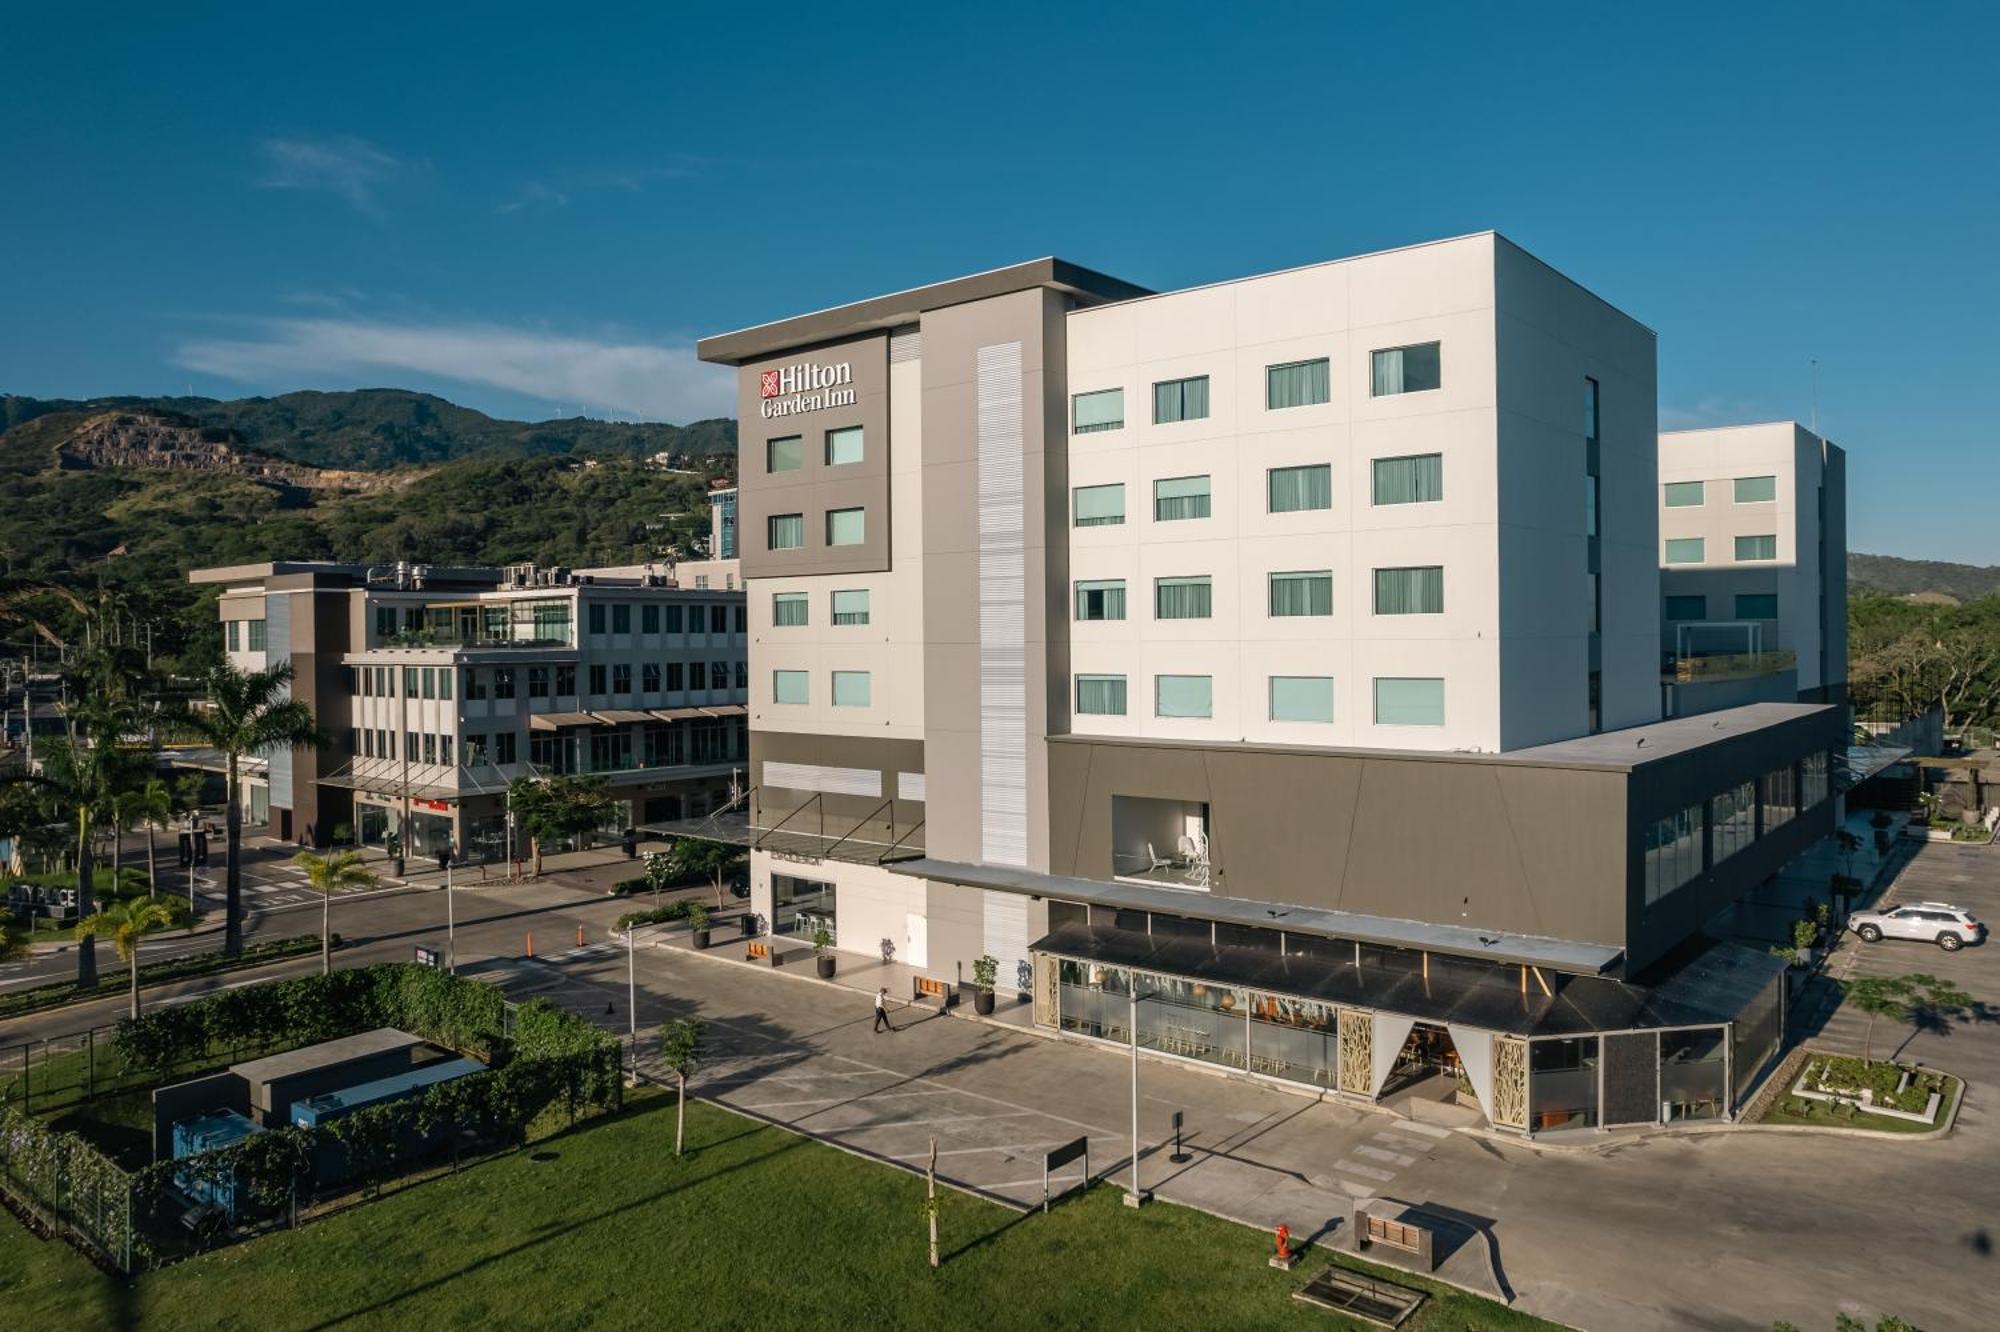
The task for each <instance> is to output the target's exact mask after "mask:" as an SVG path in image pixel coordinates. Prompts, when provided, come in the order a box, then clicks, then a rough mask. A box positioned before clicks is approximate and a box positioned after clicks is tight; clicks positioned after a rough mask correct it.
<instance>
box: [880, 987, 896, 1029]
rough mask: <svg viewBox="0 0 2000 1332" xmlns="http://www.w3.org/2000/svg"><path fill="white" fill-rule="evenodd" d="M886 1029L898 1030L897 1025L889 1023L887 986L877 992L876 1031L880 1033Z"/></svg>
mask: <svg viewBox="0 0 2000 1332" xmlns="http://www.w3.org/2000/svg"><path fill="white" fill-rule="evenodd" d="M884 1027H887V1028H888V1029H889V1030H890V1031H894V1030H895V1029H896V1024H895V1023H893V1022H891V1021H889V987H888V986H886V985H884V986H883V987H882V988H881V989H879V990H877V991H875V1030H876V1031H878V1032H879V1031H881V1030H882V1028H884Z"/></svg>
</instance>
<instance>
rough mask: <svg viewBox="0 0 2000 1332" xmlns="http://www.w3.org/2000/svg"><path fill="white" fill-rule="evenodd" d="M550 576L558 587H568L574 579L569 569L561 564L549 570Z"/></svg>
mask: <svg viewBox="0 0 2000 1332" xmlns="http://www.w3.org/2000/svg"><path fill="white" fill-rule="evenodd" d="M549 575H550V577H551V578H552V579H553V580H554V582H555V585H556V586H558V587H568V586H569V585H570V582H571V579H572V576H571V574H570V571H569V569H568V568H567V567H566V566H564V565H560V564H558V565H557V566H556V567H555V568H553V569H551V570H549Z"/></svg>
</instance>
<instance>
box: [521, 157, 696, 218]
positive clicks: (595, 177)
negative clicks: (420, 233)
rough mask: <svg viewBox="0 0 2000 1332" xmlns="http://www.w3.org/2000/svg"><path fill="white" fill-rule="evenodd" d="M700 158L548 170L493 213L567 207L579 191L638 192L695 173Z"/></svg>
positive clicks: (527, 182)
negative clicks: (636, 164) (635, 164)
mask: <svg viewBox="0 0 2000 1332" xmlns="http://www.w3.org/2000/svg"><path fill="white" fill-rule="evenodd" d="M701 167H702V160H701V159H700V158H697V157H688V156H677V157H672V158H668V159H667V160H665V161H661V162H651V163H646V164H643V165H638V166H622V167H584V168H575V169H570V170H565V171H555V172H550V173H548V174H546V175H543V176H539V177H536V178H535V179H532V180H527V181H523V182H522V184H521V186H520V188H519V189H517V190H516V191H515V192H514V194H513V196H512V197H510V198H508V199H506V200H504V201H502V202H501V203H499V204H497V205H495V206H494V209H493V211H494V212H496V213H521V212H529V211H532V210H535V209H545V208H567V207H569V205H570V201H571V200H572V199H574V198H575V197H576V196H577V195H579V194H585V193H589V192H590V191H593V190H617V191H621V192H623V193H626V194H637V193H639V192H641V191H643V190H647V189H650V188H651V187H653V186H654V185H658V184H661V183H663V182H665V181H671V180H685V179H687V178H688V177H690V176H693V175H695V174H697V173H698V172H699V171H700V170H701Z"/></svg>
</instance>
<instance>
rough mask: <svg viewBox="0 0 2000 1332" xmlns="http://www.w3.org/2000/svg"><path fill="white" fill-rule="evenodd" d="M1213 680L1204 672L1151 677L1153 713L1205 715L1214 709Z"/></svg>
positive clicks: (1190, 715)
mask: <svg viewBox="0 0 2000 1332" xmlns="http://www.w3.org/2000/svg"><path fill="white" fill-rule="evenodd" d="M1214 689H1215V682H1214V680H1213V679H1212V678H1211V677H1209V676H1206V675H1156V676H1154V677H1153V715H1154V716H1155V717H1207V716H1211V715H1213V713H1214V710H1215V709H1214V702H1213V694H1214Z"/></svg>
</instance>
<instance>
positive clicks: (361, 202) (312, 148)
mask: <svg viewBox="0 0 2000 1332" xmlns="http://www.w3.org/2000/svg"><path fill="white" fill-rule="evenodd" d="M257 154H258V156H259V157H260V158H261V159H262V160H263V164H264V174H263V175H261V176H260V177H258V179H257V185H258V188H260V189H266V190H303V191H309V192H319V193H324V194H331V195H333V196H334V197H335V198H338V199H340V200H342V201H343V202H345V203H346V204H347V205H348V206H349V207H351V208H353V209H354V210H355V211H356V212H358V213H363V214H366V215H367V216H369V217H381V216H382V215H383V213H384V211H385V210H384V208H383V205H382V192H383V190H384V189H386V188H387V187H389V186H390V185H392V184H394V183H395V182H396V181H398V180H400V179H403V178H405V177H407V176H409V175H411V174H413V173H415V172H417V171H419V170H421V169H422V166H423V164H422V163H421V162H416V161H412V160H410V159H407V158H402V157H398V156H396V155H395V154H393V153H390V152H388V151H386V150H385V149H382V148H379V147H377V146H376V145H374V144H372V143H370V142H368V141H367V140H366V139H357V138H355V137H353V136H352V135H345V134H343V135H335V136H333V137H331V138H320V139H309V138H271V139H264V140H262V141H261V142H259V143H258V145H257Z"/></svg>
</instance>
